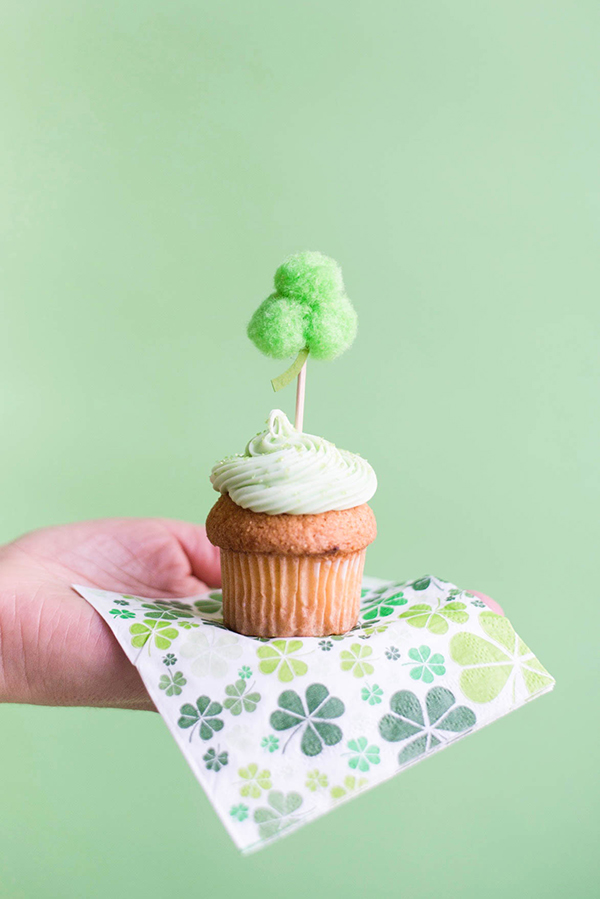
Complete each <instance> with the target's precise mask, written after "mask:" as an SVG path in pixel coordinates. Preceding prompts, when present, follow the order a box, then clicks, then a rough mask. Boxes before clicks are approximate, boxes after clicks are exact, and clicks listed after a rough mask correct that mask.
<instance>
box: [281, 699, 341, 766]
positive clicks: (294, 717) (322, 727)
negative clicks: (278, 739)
mask: <svg viewBox="0 0 600 899" xmlns="http://www.w3.org/2000/svg"><path fill="white" fill-rule="evenodd" d="M344 711H345V706H344V703H343V702H342V700H341V699H337V698H336V697H334V696H330V695H329V690H328V689H327V687H326V686H324V684H311V686H310V687H308V689H307V691H306V709H305V707H304V703H303V702H302V700H301V699H300V697H299V696H298V694H297V693H295V692H294V690H286V691H285V692H283V693H282V694H281V696H280V697H279V709H278V710H277V711H275V712H273V714H272V715H271V719H270V720H271V727H272V728H273V729H274V730H279V731H281V730H289V729H290V728H292V727H293V728H294V730H293V731H292V734H291V735H290V737H289V739H288V741H287V742H288V743H289V741H290V740H291V739H292V737H293V736H294V734H296V733H297V732H298V731H299V730H302V731H303V733H302V741H301V743H300V749H301V750H302V752H303V753H304V755H308V756H313V755H319V753H320V752H322V751H323V745H325V746H335V745H336V743H339V742H340V740H341V739H342V730H341V728H340V727H338V726H337V724H332V723H331V719H332V718H339V717H340V715H343V714H344ZM286 746H287V743H286ZM286 746H284V748H283V751H284V752H285V748H286Z"/></svg>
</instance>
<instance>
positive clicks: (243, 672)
mask: <svg viewBox="0 0 600 899" xmlns="http://www.w3.org/2000/svg"><path fill="white" fill-rule="evenodd" d="M238 677H241V678H242V679H243V680H248V678H250V677H252V668H248V666H247V665H242V667H241V668H240V670H239V671H238Z"/></svg>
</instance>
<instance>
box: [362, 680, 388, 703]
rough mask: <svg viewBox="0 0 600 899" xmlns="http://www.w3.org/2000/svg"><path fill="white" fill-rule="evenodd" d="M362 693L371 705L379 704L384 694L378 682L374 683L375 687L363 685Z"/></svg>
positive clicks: (363, 697)
mask: <svg viewBox="0 0 600 899" xmlns="http://www.w3.org/2000/svg"><path fill="white" fill-rule="evenodd" d="M360 695H361V697H362V699H364V701H365V702H368V703H369V705H379V703H380V702H381V697H382V696H383V690H382V689H381V687H378V686H377V684H374V685H373V687H363V688H362V690H361V691H360Z"/></svg>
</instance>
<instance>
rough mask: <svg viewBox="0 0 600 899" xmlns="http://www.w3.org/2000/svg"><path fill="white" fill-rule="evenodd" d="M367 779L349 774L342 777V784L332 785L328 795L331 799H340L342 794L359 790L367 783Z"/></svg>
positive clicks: (345, 794)
mask: <svg viewBox="0 0 600 899" xmlns="http://www.w3.org/2000/svg"><path fill="white" fill-rule="evenodd" d="M368 782H369V781H368V780H367V778H366V777H360V778H357V777H354V775H352V774H349V775H348V776H347V777H345V778H344V784H343V786H337V787H332V788H331V790H330V795H331V798H332V799H342V798H343V797H344V796H347V795H348V793H354V792H356V791H357V790H361V789H362V788H363V787H365V786H366V785H367V784H368Z"/></svg>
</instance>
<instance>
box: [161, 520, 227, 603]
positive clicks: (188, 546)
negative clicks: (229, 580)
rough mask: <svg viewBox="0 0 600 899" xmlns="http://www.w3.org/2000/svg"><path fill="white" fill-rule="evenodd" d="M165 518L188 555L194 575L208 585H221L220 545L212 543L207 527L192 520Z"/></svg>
mask: <svg viewBox="0 0 600 899" xmlns="http://www.w3.org/2000/svg"><path fill="white" fill-rule="evenodd" d="M163 520H164V523H165V525H166V526H167V527H168V529H169V530H170V532H171V533H172V534H173V536H174V537H175V539H176V540H177V541H178V543H179V544H180V545H181V547H182V549H183V551H184V552H185V554H186V556H187V557H188V559H189V562H190V567H191V570H192V571H191V573H192V574H193V575H194V577H195V578H197V579H198V580H199V581H202V582H203V583H205V584H206V585H207V586H208V587H220V586H221V561H220V553H219V547H218V546H213V545H212V543H211V542H210V540H209V539H208V537H207V536H206V529H205V528H204V527H203V526H202V525H200V524H192V522H190V521H176V520H175V519H163Z"/></svg>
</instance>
